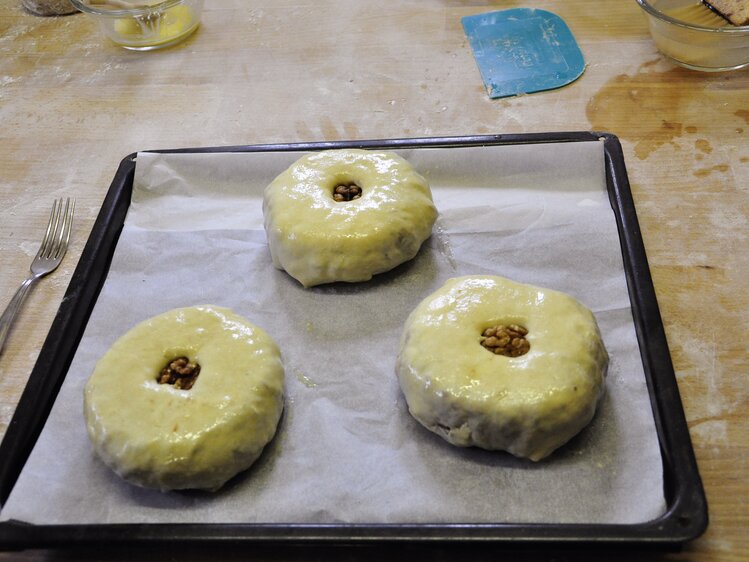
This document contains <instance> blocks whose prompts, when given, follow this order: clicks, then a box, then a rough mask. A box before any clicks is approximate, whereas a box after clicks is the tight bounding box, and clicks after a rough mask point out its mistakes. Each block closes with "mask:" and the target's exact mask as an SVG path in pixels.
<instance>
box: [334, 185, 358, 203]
mask: <svg viewBox="0 0 749 562" xmlns="http://www.w3.org/2000/svg"><path fill="white" fill-rule="evenodd" d="M359 197H361V187H359V186H358V185H356V184H355V183H339V184H338V185H336V186H335V187H334V188H333V199H335V200H336V201H338V202H342V201H353V200H354V199H359Z"/></svg>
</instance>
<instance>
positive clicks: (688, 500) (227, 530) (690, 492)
mask: <svg viewBox="0 0 749 562" xmlns="http://www.w3.org/2000/svg"><path fill="white" fill-rule="evenodd" d="M562 142H602V143H603V146H604V158H605V171H606V185H607V190H608V194H609V200H610V203H611V207H612V209H613V211H614V216H615V218H616V222H617V229H618V232H619V240H620V244H621V251H622V257H623V261H624V270H625V276H626V281H627V286H628V290H629V295H630V300H631V303H632V313H633V318H634V323H635V329H636V332H637V337H638V342H639V344H640V354H641V358H642V362H643V367H644V370H645V376H646V379H647V384H648V392H649V395H650V400H651V406H652V409H653V414H654V418H655V426H656V433H657V435H658V440H659V443H660V448H661V456H662V460H663V470H664V495H665V498H666V504H667V508H666V511H665V512H664V513H663V514H662V515H661V516H660V517H658V518H656V519H654V520H652V521H648V522H644V523H636V524H596V523H590V524H568V523H528V524H524V523H459V524H458V523H455V524H452V523H444V524H443V523H438V524H397V523H395V524H319V525H317V524H284V523H158V524H153V523H142V524H118V523H107V524H96V525H91V524H71V525H57V524H55V525H37V524H30V523H25V522H21V521H15V520H8V521H2V522H0V549H3V550H6V549H21V548H41V547H52V546H54V547H72V546H87V545H92V546H101V545H103V544H106V545H113V544H130V545H135V544H154V543H160V542H171V541H177V540H178V541H180V542H185V541H187V542H191V543H192V542H213V541H220V542H222V543H226V542H245V541H250V542H254V543H273V544H278V543H285V544H297V543H303V544H340V545H345V544H371V543H376V544H386V543H395V544H399V543H424V544H431V543H444V542H448V543H454V542H457V543H466V544H468V543H490V544H494V545H496V544H513V545H518V544H539V545H551V544H557V545H564V544H575V545H583V544H588V545H604V544H612V543H614V544H632V545H637V546H648V545H649V546H652V547H657V546H661V547H663V546H666V547H678V546H680V545H681V544H683V543H684V542H687V541H689V540H692V539H694V538H697V537H698V536H699V535H701V534H702V533H703V532H704V531H705V529H706V528H707V524H708V512H707V501H706V498H705V493H704V490H703V487H702V481H701V478H700V475H699V471H698V468H697V462H696V459H695V456H694V450H693V448H692V443H691V439H690V437H689V430H688V427H687V422H686V418H685V415H684V410H683V407H682V404H681V398H680V395H679V391H678V386H677V382H676V377H675V373H674V370H673V365H672V363H671V357H670V353H669V350H668V343H667V340H666V335H665V331H664V328H663V323H662V320H661V316H660V311H659V308H658V303H657V300H656V295H655V289H654V287H653V283H652V278H651V276H650V270H649V267H648V262H647V257H646V254H645V248H644V244H643V240H642V236H641V233H640V228H639V223H638V221H637V215H636V212H635V207H634V201H633V198H632V193H631V190H630V186H629V180H628V176H627V171H626V166H625V163H624V155H623V152H622V148H621V144H620V142H619V139H618V138H617V137H616V136H615V135H613V134H611V133H608V132H596V131H572V132H559V133H520V134H509V135H501V134H500V135H477V136H445V137H420V138H398V139H373V140H360V141H322V142H302V143H282V144H254V145H237V146H227V147H204V148H176V149H156V150H145V151H141V152H155V153H163V154H168V153H185V154H189V153H231V152H235V153H239V152H246V153H251V152H291V151H294V152H297V151H314V150H324V149H334V148H363V149H375V148H378V149H392V150H397V149H406V148H409V149H410V148H461V147H471V146H473V147H475V146H497V145H518V144H545V143H562ZM137 154H138V153H132V154H129V155H128V156H126V157H125V158H123V159H122V161H121V162H120V164H119V167H118V169H117V172H116V173H115V176H114V178H113V180H112V182H111V184H110V187H109V189H108V191H107V194H106V197H105V199H104V202H103V203H102V207H101V210H100V212H99V215H98V217H97V219H96V222H95V223H94V226H93V228H92V230H91V233H90V235H89V238H88V241H87V242H86V245H85V247H84V249H83V252H82V253H81V257H80V259H79V262H78V264H77V266H76V269H75V271H74V273H73V276H72V277H71V281H70V284H69V286H68V289H67V291H66V293H65V296H64V298H63V300H62V303H61V305H60V308H59V310H58V312H57V314H56V316H55V319H54V322H53V324H52V327H51V328H50V331H49V334H48V336H47V338H46V340H45V342H44V344H43V346H42V348H41V350H40V355H39V358H38V360H37V362H36V364H35V366H34V369H33V370H32V372H31V375H30V377H29V380H28V383H27V385H26V388H25V389H24V391H23V393H22V395H21V398H20V400H19V403H18V407H17V409H16V412H15V413H14V415H13V418H12V419H11V422H10V424H9V426H8V430H7V432H6V435H5V437H4V439H3V442H2V444H0V506H1V505H2V504H4V503H5V501H6V500H7V498H8V496H9V495H10V492H11V490H12V488H13V485H14V484H15V482H16V480H17V478H18V476H19V475H20V472H21V470H22V469H23V465H24V463H25V461H26V459H27V458H28V456H29V454H30V453H31V450H32V449H33V446H34V444H35V442H36V439H37V438H38V436H39V434H40V432H41V430H42V428H43V426H44V423H45V421H46V419H47V416H48V414H49V411H50V409H51V408H52V405H53V404H54V401H55V399H56V396H57V392H58V390H59V387H60V385H61V384H62V381H63V380H64V378H65V375H66V373H67V369H68V367H69V365H70V362H71V361H72V358H73V355H74V354H75V350H76V348H77V345H78V342H79V341H80V338H81V336H82V333H83V331H84V329H85V326H86V323H87V321H88V317H89V315H90V312H91V310H92V309H93V307H94V305H95V303H96V300H97V298H98V294H99V291H100V289H101V286H102V285H103V283H104V281H105V280H106V277H107V273H108V268H109V263H110V262H111V257H112V253H113V252H114V249H115V247H116V245H117V240H118V238H119V233H120V231H121V229H122V226H123V223H124V219H125V215H126V213H127V209H128V207H129V205H130V193H131V191H132V182H133V177H134V171H135V160H136V158H137Z"/></svg>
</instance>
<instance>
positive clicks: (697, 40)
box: [637, 0, 749, 72]
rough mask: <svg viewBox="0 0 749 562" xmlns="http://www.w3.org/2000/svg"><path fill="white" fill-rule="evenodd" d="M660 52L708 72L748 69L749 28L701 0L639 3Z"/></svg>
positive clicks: (644, 1)
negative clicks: (719, 14)
mask: <svg viewBox="0 0 749 562" xmlns="http://www.w3.org/2000/svg"><path fill="white" fill-rule="evenodd" d="M637 3H638V4H639V5H640V7H641V8H642V9H643V10H644V12H645V14H646V15H647V18H648V24H649V26H650V34H651V35H652V36H653V40H654V41H655V44H656V46H657V47H658V49H659V50H660V51H661V53H663V54H664V55H666V56H667V57H668V58H670V59H671V60H673V61H674V62H675V63H677V64H679V65H681V66H684V67H686V68H691V69H693V70H702V71H708V72H717V71H722V70H735V69H738V68H743V67H745V66H749V26H746V25H745V26H740V27H739V26H735V25H732V24H730V23H728V22H727V21H725V20H723V18H721V17H720V16H718V15H717V14H714V13H713V12H712V11H711V10H710V8H708V7H707V6H706V5H704V4H702V3H701V2H700V1H699V0H637Z"/></svg>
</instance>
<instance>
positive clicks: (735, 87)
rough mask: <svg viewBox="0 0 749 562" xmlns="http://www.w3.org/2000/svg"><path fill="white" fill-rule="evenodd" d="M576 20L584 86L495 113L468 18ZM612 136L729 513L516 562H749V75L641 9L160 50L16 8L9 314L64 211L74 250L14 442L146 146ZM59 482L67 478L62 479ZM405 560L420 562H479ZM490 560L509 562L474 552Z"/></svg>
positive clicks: (560, 10) (4, 385) (441, 20)
mask: <svg viewBox="0 0 749 562" xmlns="http://www.w3.org/2000/svg"><path fill="white" fill-rule="evenodd" d="M519 6H529V7H537V8H545V9H548V10H551V11H553V12H555V13H556V14H558V15H559V16H561V17H562V18H563V19H564V20H565V21H566V22H567V23H568V25H569V27H570V28H571V30H572V32H573V33H574V34H575V36H576V38H577V40H578V42H579V44H580V46H581V49H582V51H583V53H584V56H585V59H586V61H587V68H586V71H585V73H584V74H583V76H582V77H581V78H580V79H579V80H577V81H576V82H574V83H572V84H570V85H569V86H566V87H564V88H562V89H559V90H555V91H550V92H543V93H538V94H533V95H525V96H520V97H514V98H507V99H500V100H491V99H489V98H488V97H487V95H486V92H485V90H484V87H483V85H482V83H481V79H480V76H479V74H478V71H477V68H476V64H475V62H474V60H473V56H472V53H471V51H470V47H469V45H468V42H467V40H466V38H465V36H464V34H463V30H462V27H461V24H460V17H461V16H464V15H469V14H475V13H481V12H486V11H491V10H495V9H504V8H509V7H519ZM574 130H598V131H608V132H611V133H614V134H616V135H618V136H619V138H620V139H621V141H622V145H623V148H624V153H625V159H626V163H627V168H628V172H629V178H630V182H631V184H632V190H633V194H634V198H635V203H636V206H637V211H638V215H639V219H640V224H641V227H642V233H643V237H644V240H645V245H646V250H647V253H648V257H649V261H650V267H651V271H652V274H653V278H654V283H655V288H656V292H657V295H658V299H659V304H660V307H661V314H662V316H663V321H664V324H665V329H666V333H667V337H668V340H669V344H670V347H671V353H672V358H673V362H674V367H675V371H676V375H677V379H678V383H679V387H680V392H681V395H682V399H683V402H684V409H685V412H686V416H687V419H688V422H689V427H690V432H691V436H692V439H693V444H694V449H695V452H696V455H697V459H698V464H699V468H700V471H701V474H702V477H703V480H704V485H705V488H706V493H707V497H708V502H709V508H710V525H709V527H708V530H707V532H706V533H705V534H704V535H703V536H702V537H701V538H699V539H697V540H695V541H693V542H691V543H689V544H688V545H686V546H685V548H684V549H683V551H681V552H672V553H660V554H659V553H648V552H637V553H633V552H622V551H616V549H612V551H611V552H608V553H605V555H601V554H600V553H597V554H593V553H586V552H580V551H577V552H576V551H555V552H534V553H531V552H515V553H509V554H507V555H506V557H505V558H503V559H522V560H557V561H566V560H598V559H606V560H630V559H633V558H634V557H635V556H636V557H637V558H639V559H641V560H689V561H700V562H714V561H736V560H749V554H748V553H749V536H748V535H747V532H746V531H747V529H748V528H749V507H747V505H748V504H749V484H748V483H747V478H746V476H747V474H749V470H748V469H749V423H748V422H747V417H748V415H749V384H747V382H746V376H747V372H749V360H748V359H747V343H746V342H747V341H748V340H749V320H748V318H749V289H748V288H747V287H748V285H749V283H747V280H749V258H747V253H748V250H749V244H748V238H749V70H748V69H745V70H739V71H734V72H727V73H698V72H694V71H689V70H686V69H682V68H679V67H677V66H674V65H673V64H671V63H670V62H668V61H667V60H665V59H664V58H663V57H662V56H661V55H660V54H659V53H658V51H657V50H656V48H655V45H654V44H653V42H652V40H651V38H650V36H649V34H648V29H647V24H646V21H645V19H644V17H643V15H642V14H641V13H640V12H639V8H638V6H637V4H636V3H635V2H634V0H627V1H623V0H600V1H598V2H595V3H594V2H590V1H589V0H564V1H562V0H558V1H545V0H538V1H536V2H534V3H532V4H528V3H524V2H519V1H509V0H505V1H501V2H500V1H496V2H491V1H458V0H403V1H398V2H396V1H390V0H386V1H384V2H365V1H363V0H346V1H339V2H336V1H334V0H316V1H315V2H300V1H292V0H276V1H274V2H261V1H256V0H206V7H205V11H204V13H203V17H202V25H201V27H200V28H199V29H198V31H197V32H196V33H195V34H194V35H193V36H191V37H190V38H189V39H187V40H186V41H185V42H183V43H181V44H179V45H177V46H174V47H172V48H168V49H165V50H162V51H155V52H150V53H138V52H130V51H126V50H124V49H122V48H119V47H117V46H116V45H114V44H112V43H109V42H108V41H107V40H105V39H104V38H103V37H102V36H101V35H100V33H99V31H98V29H97V27H96V25H95V24H94V22H92V21H91V20H90V19H88V17H86V16H84V15H83V14H75V15H71V16H64V17H50V18H43V17H37V16H33V15H31V14H29V13H26V12H24V10H23V9H22V7H21V3H20V1H15V0H0V307H4V306H5V304H6V302H7V301H8V300H10V298H11V296H12V294H13V292H14V291H15V289H16V287H17V285H18V284H19V283H20V282H21V280H23V278H24V277H25V275H26V272H27V270H28V266H29V263H30V261H31V258H32V257H33V255H34V254H35V253H36V249H37V247H38V243H39V240H40V236H41V233H42V231H43V229H44V227H45V225H46V219H47V215H48V213H49V210H50V206H51V202H52V200H53V198H55V197H66V196H73V197H76V198H77V200H78V211H77V215H76V221H75V225H74V229H73V236H72V243H71V249H70V251H69V252H68V255H67V257H66V258H65V260H64V262H63V264H62V266H61V267H60V268H59V270H58V271H57V272H55V273H54V274H52V275H51V276H49V277H48V278H46V279H44V280H42V281H41V282H40V283H39V284H38V285H37V286H36V288H35V289H34V291H33V293H32V294H31V296H30V297H29V299H28V301H27V303H26V306H25V308H24V310H23V312H22V314H21V316H20V318H19V320H18V322H17V325H16V326H15V329H14V330H13V332H12V333H11V337H10V340H9V342H8V345H7V348H6V350H5V353H4V354H3V355H2V356H0V435H2V434H4V433H5V431H6V429H7V426H8V424H9V422H10V420H11V417H12V415H13V412H14V410H15V407H16V404H17V402H18V399H19V397H20V395H21V392H22V391H23V388H24V385H25V384H26V381H27V379H28V376H29V373H30V372H31V370H32V368H33V366H34V363H35V361H36V359H37V357H38V354H39V349H40V347H41V344H42V342H43V341H44V338H45V336H46V334H47V331H48V330H49V327H50V325H51V322H52V319H53V317H54V314H55V311H56V310H57V307H58V306H59V303H60V301H61V299H62V296H63V294H64V291H65V289H66V287H67V284H68V282H69V281H70V276H71V274H72V272H73V270H74V268H75V266H76V263H77V261H78V259H79V256H80V252H81V250H82V248H83V245H84V244H85V242H86V239H87V236H88V234H89V232H90V230H91V227H92V225H93V222H94V220H95V218H96V216H97V213H98V211H99V208H100V206H101V203H102V201H103V198H104V196H105V193H106V191H107V188H108V186H109V183H110V181H111V179H112V177H113V175H114V171H115V170H116V168H117V165H118V163H119V161H120V160H121V159H122V158H123V157H124V156H125V155H126V154H129V153H131V152H134V151H136V150H144V149H157V148H176V147H202V146H222V145H242V144H254V143H274V142H296V141H319V140H349V139H376V138H397V137H422V136H439V135H470V134H489V133H520V132H543V131H574ZM50 478H54V469H53V468H51V473H50ZM383 554H384V553H383V552H381V551H378V550H370V549H361V550H357V551H354V552H351V551H337V552H333V553H330V552H327V553H323V552H320V551H317V550H311V549H297V550H291V551H284V552H278V551H274V550H272V549H260V550H253V551H250V550H249V549H233V548H228V547H227V548H223V549H222V548H218V549H217V547H211V548H207V547H198V548H184V547H183V548H180V547H179V546H175V547H174V549H172V550H169V551H166V550H149V549H126V550H121V549H118V550H115V551H110V552H94V551H85V550H82V551H74V552H55V551H41V550H40V551H34V550H29V551H24V552H21V553H4V554H0V560H75V559H81V560H99V559H111V560H132V559H154V560H156V559H196V560H202V559H212V558H220V559H226V560H239V559H246V558H248V557H250V556H252V557H254V558H255V559H262V560H266V559H267V560H270V559H282V560H318V559H319V560H323V559H324V560H330V559H334V560H349V559H351V560H369V559H372V560H375V559H381V558H382V556H383ZM466 554H467V553H465V552H461V551H456V550H445V551H435V550H430V551H425V550H421V549H416V548H404V549H396V550H395V551H393V552H392V553H388V556H392V557H394V558H403V559H406V558H408V559H418V558H430V559H435V560H454V559H465V558H466ZM470 558H471V559H490V558H491V559H496V558H497V555H496V554H492V553H480V552H476V553H473V552H471V556H470Z"/></svg>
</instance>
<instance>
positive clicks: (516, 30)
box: [461, 8, 585, 98]
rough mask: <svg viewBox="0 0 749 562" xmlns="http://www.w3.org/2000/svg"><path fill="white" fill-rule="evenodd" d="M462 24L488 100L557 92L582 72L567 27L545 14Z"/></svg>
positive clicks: (503, 14)
mask: <svg viewBox="0 0 749 562" xmlns="http://www.w3.org/2000/svg"><path fill="white" fill-rule="evenodd" d="M461 21H462V23H463V29H464V30H465V33H466V35H467V36H468V41H469V42H470V44H471V49H472V50H473V56H474V58H475V59H476V64H478V67H479V71H480V72H481V77H482V79H483V80H484V85H485V86H486V91H487V92H488V93H489V97H490V98H503V97H507V96H516V95H518V94H527V93H531V92H540V91H542V90H551V89H554V88H559V87H561V86H564V85H566V84H569V83H570V82H573V81H575V80H577V78H579V77H580V75H581V74H582V73H583V71H584V70H585V60H584V59H583V54H582V52H581V51H580V47H578V45H577V41H575V37H574V36H573V35H572V32H571V31H570V29H569V27H567V24H566V23H564V20H562V18H560V17H559V16H557V15H556V14H552V13H551V12H547V11H546V10H538V9H534V8H515V9H512V10H502V11H499V12H490V13H487V14H478V15H475V16H465V17H464V18H462V19H461Z"/></svg>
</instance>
